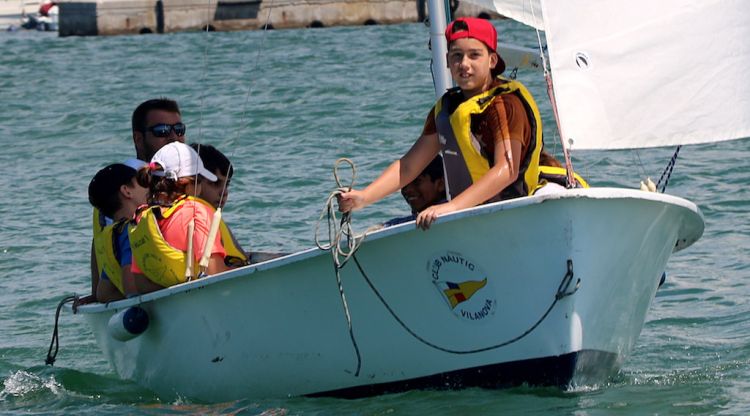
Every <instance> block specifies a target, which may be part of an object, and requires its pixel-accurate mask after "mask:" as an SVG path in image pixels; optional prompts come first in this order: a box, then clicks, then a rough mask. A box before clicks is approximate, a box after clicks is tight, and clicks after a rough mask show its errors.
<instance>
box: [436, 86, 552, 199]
mask: <svg viewBox="0 0 750 416" xmlns="http://www.w3.org/2000/svg"><path fill="white" fill-rule="evenodd" d="M498 79H500V81H501V83H500V85H497V86H495V87H493V88H490V89H489V90H488V91H485V92H484V93H482V94H478V95H476V96H474V97H471V98H469V99H464V97H463V95H462V94H461V90H460V89H459V88H453V89H451V90H449V91H448V92H447V93H445V94H444V95H443V96H442V97H441V98H440V99H439V100H438V101H437V103H436V104H435V124H436V127H437V132H438V134H439V136H440V143H441V145H442V147H443V165H444V166H445V172H446V178H445V184H446V188H447V189H446V191H447V192H448V195H449V197H450V198H455V197H456V196H458V195H459V194H460V193H461V192H463V191H464V190H466V188H468V187H469V186H471V184H472V183H474V182H476V181H477V180H479V178H481V177H482V176H483V175H484V174H485V173H487V171H488V170H489V169H490V167H491V166H490V162H491V160H490V159H491V158H494V155H486V156H485V155H483V154H482V149H481V144H480V143H479V141H478V140H477V139H476V138H475V137H474V135H473V134H472V132H471V118H472V116H473V115H475V114H481V113H483V112H484V111H485V110H487V109H488V108H489V107H490V105H492V102H493V101H494V100H495V98H496V97H499V96H502V95H506V94H515V95H516V96H517V97H519V98H520V99H521V102H522V103H523V106H524V108H525V109H526V113H527V115H528V118H529V124H530V125H531V143H530V144H529V148H528V150H527V152H526V155H525V157H524V158H523V160H521V169H520V172H519V175H518V179H517V180H516V182H514V183H513V184H511V185H509V186H508V187H507V188H505V189H504V190H503V191H501V199H508V198H515V197H519V196H526V195H529V194H531V193H532V192H533V191H534V190H535V189H536V187H537V183H538V180H539V154H540V152H541V151H542V143H543V142H542V118H541V115H540V113H539V108H538V107H537V105H536V102H535V101H534V98H533V97H532V96H531V93H529V91H528V90H527V89H526V87H524V86H523V84H521V83H520V82H518V81H515V80H510V79H507V78H503V77H498ZM488 158H490V159H488Z"/></svg>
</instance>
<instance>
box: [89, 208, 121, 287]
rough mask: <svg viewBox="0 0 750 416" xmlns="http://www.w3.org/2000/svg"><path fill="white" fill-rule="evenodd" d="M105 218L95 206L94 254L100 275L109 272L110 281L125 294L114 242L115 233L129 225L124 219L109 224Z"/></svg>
mask: <svg viewBox="0 0 750 416" xmlns="http://www.w3.org/2000/svg"><path fill="white" fill-rule="evenodd" d="M105 218H106V217H105V216H104V214H102V213H101V212H99V210H98V209H96V208H94V218H93V229H94V255H95V256H96V266H97V269H98V270H97V272H98V273H99V276H101V275H102V272H105V273H107V277H108V278H109V281H110V282H112V284H113V285H115V287H116V288H117V290H119V291H120V293H122V294H123V295H124V294H125V289H124V287H123V285H122V267H121V266H120V262H118V261H117V257H116V256H115V250H114V244H115V235H116V234H115V233H119V232H121V231H122V229H123V227H127V221H126V220H122V221H118V222H115V223H112V224H107V223H106V220H105Z"/></svg>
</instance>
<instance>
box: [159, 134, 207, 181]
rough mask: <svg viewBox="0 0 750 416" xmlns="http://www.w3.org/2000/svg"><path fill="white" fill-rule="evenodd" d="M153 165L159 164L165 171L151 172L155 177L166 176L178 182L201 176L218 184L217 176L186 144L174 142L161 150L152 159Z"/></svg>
mask: <svg viewBox="0 0 750 416" xmlns="http://www.w3.org/2000/svg"><path fill="white" fill-rule="evenodd" d="M151 163H158V164H159V165H160V166H161V167H162V169H164V171H163V172H162V171H153V172H151V174H152V175H154V176H166V177H167V178H169V179H173V180H176V179H178V178H184V177H186V176H195V175H201V176H203V177H204V178H206V179H208V180H209V181H211V182H216V179H217V178H216V175H214V174H213V173H211V172H209V171H208V169H206V167H205V166H203V161H202V160H201V158H200V156H198V152H196V151H195V150H193V148H192V147H190V146H188V145H186V144H185V143H180V142H172V143H169V144H168V145H166V146H164V147H162V148H161V149H159V151H158V152H156V154H155V155H154V157H152V158H151Z"/></svg>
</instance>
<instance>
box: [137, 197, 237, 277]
mask: <svg viewBox="0 0 750 416" xmlns="http://www.w3.org/2000/svg"><path fill="white" fill-rule="evenodd" d="M188 200H192V201H196V202H199V203H202V204H204V205H206V206H209V207H211V205H210V204H208V203H207V202H206V201H204V200H202V199H200V198H196V197H185V198H180V199H179V200H177V201H176V202H175V203H174V204H172V206H170V207H169V208H167V209H165V210H164V211H163V212H162V210H161V207H159V206H153V207H149V208H147V209H146V210H145V211H143V213H142V214H141V218H140V221H139V222H138V224H137V225H135V226H133V227H131V228H130V230H129V232H130V247H131V249H132V251H133V258H134V259H135V261H136V264H138V267H139V268H140V269H141V271H142V272H143V274H145V275H146V277H148V278H149V280H151V281H153V282H154V283H157V284H159V285H161V286H164V287H169V286H173V285H176V284H179V283H184V282H185V268H186V257H187V253H186V252H184V251H182V250H178V249H176V248H174V247H172V246H171V245H169V243H167V241H166V240H165V239H164V236H163V235H162V233H161V229H160V228H159V224H158V220H160V219H163V218H169V217H170V216H171V215H173V214H174V213H175V212H176V211H177V210H179V209H180V208H181V207H182V206H183V205H184V204H185V202H186V201H188ZM212 209H213V208H212ZM219 232H220V234H221V240H222V244H223V245H224V250H225V251H226V253H227V257H228V258H229V262H230V265H232V266H238V265H244V264H247V262H248V257H247V255H246V254H245V252H244V251H242V248H240V247H239V245H237V244H236V242H235V240H234V237H233V236H232V235H231V233H230V231H229V228H228V227H227V225H226V224H225V223H224V221H223V220H222V221H221V223H220V224H219ZM225 261H227V259H226V258H225ZM198 268H199V265H198V264H197V262H194V264H193V276H198Z"/></svg>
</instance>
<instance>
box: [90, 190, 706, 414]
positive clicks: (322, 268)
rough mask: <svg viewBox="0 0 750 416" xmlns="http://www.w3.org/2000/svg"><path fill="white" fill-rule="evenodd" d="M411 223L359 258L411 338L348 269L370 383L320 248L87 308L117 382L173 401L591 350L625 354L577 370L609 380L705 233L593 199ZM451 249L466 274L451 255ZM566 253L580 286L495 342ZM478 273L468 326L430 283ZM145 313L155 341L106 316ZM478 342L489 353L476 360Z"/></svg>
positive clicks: (678, 211)
mask: <svg viewBox="0 0 750 416" xmlns="http://www.w3.org/2000/svg"><path fill="white" fill-rule="evenodd" d="M413 227H414V225H413V223H408V224H404V225H401V226H397V227H393V228H390V229H387V230H382V231H379V232H376V233H374V234H371V235H370V236H368V237H367V241H366V242H365V243H364V244H363V246H362V247H361V249H360V250H359V251H358V253H357V258H358V260H359V262H360V264H361V265H362V267H363V269H364V271H365V273H366V274H367V276H368V277H369V278H370V279H371V281H372V282H373V284H374V286H375V287H376V289H377V290H378V291H379V293H380V294H381V295H382V298H383V299H384V300H385V302H386V303H387V305H388V306H389V307H390V308H392V310H393V311H394V313H395V315H396V316H397V317H398V319H400V320H401V321H402V322H403V325H404V326H406V327H407V328H408V330H410V331H412V333H410V332H408V331H407V329H405V328H404V327H403V326H402V325H401V324H400V323H399V322H398V321H397V320H396V319H395V318H394V317H393V316H392V315H391V314H390V313H389V311H388V310H387V309H386V307H385V306H384V304H383V303H382V302H381V301H380V300H379V299H378V297H377V296H376V295H375V294H374V292H373V291H372V290H371V289H370V287H369V286H368V285H367V283H366V282H365V280H364V278H363V277H362V275H361V273H360V272H359V270H358V269H357V267H356V265H355V264H354V263H353V262H350V263H349V264H348V265H347V266H346V267H345V268H344V269H343V270H342V273H341V277H342V281H343V286H344V291H345V294H346V299H347V301H348V304H349V311H350V314H351V320H352V324H353V333H354V337H355V339H356V342H357V345H358V346H359V350H360V355H361V371H360V374H359V375H355V371H356V369H357V357H356V354H355V350H354V348H353V344H352V341H351V339H350V335H349V332H348V327H347V321H346V317H345V314H344V311H343V307H342V303H341V299H340V296H339V291H338V288H337V284H336V279H335V275H334V273H333V267H332V265H331V260H330V256H329V255H328V254H327V253H322V252H318V251H315V250H309V251H306V252H302V253H298V254H295V255H292V256H288V257H285V258H282V259H277V260H273V261H271V262H268V263H264V264H260V265H257V266H253V267H248V268H244V269H239V270H236V271H232V272H229V273H225V274H223V275H221V276H215V277H212V278H209V279H203V280H200V281H195V282H191V283H188V284H184V285H180V286H176V287H172V288H169V289H165V290H163V291H160V292H157V293H153V294H149V295H145V296H142V297H141V298H138V299H130V300H126V301H121V302H117V303H113V304H109V305H107V306H104V305H97V306H88V307H82V308H80V311H81V312H82V313H84V314H85V316H86V317H87V318H88V319H89V321H90V323H91V324H92V327H93V329H94V332H95V333H96V336H97V340H98V342H99V344H100V346H101V348H102V349H103V351H104V353H105V355H106V356H107V357H108V359H109V360H110V362H111V363H112V365H113V367H114V368H115V370H116V371H117V373H118V374H119V375H120V376H121V377H123V378H126V379H131V380H134V381H136V382H138V383H139V384H142V385H144V386H146V387H148V388H150V389H152V390H154V391H156V392H158V393H159V394H162V395H167V396H171V395H175V394H179V395H181V396H183V397H194V398H198V399H201V400H207V401H221V400H229V399H236V398H242V397H271V396H285V395H303V394H315V393H321V392H330V391H338V390H341V389H349V388H354V387H356V386H369V385H379V384H382V383H394V382H399V381H401V382H403V381H405V380H414V379H419V378H424V377H428V376H432V375H436V374H442V373H450V372H452V371H458V370H461V369H467V368H476V367H483V366H491V365H494V364H501V363H513V362H519V361H522V360H533V359H541V358H545V357H560V356H563V355H565V354H570V353H577V352H582V351H595V352H603V353H607V354H608V355H609V356H613V357H615V359H614V360H609V362H606V363H605V362H583V361H580V362H578V363H577V366H578V367H580V369H581V371H580V373H581V374H584V375H586V374H591V372H590V371H583V370H591V369H594V370H601V371H599V372H598V373H599V376H601V377H605V376H607V375H609V374H611V372H612V371H614V370H616V369H617V367H618V366H619V363H620V362H621V361H622V359H624V357H626V356H627V354H628V353H629V352H630V351H631V350H632V347H633V345H634V343H635V341H636V339H637V337H638V335H639V333H640V331H641V328H642V326H643V322H644V320H645V314H646V312H647V310H648V306H649V304H650V302H651V301H652V299H653V297H654V293H655V291H656V289H657V286H658V282H659V277H660V276H661V274H662V272H663V270H664V268H665V266H666V263H667V260H668V258H669V255H670V254H671V252H672V251H673V250H674V249H675V247H676V245H677V249H680V248H683V247H686V246H688V245H690V244H692V242H694V241H695V240H697V239H698V238H699V237H700V235H701V234H702V231H703V219H702V215H701V214H700V212H699V210H698V209H697V207H695V205H693V204H692V203H690V202H688V201H685V200H682V199H679V198H675V197H670V196H666V195H660V194H649V193H643V192H640V191H630V190H619V189H589V190H575V191H566V192H564V193H562V194H560V195H550V196H544V197H531V198H523V199H519V200H514V201H508V202H503V203H499V204H493V205H488V206H484V207H478V208H474V209H471V210H467V211H463V212H460V213H455V214H451V215H448V216H446V217H444V218H441V219H440V220H439V221H438V223H437V224H435V225H434V226H433V228H432V229H431V230H429V231H427V232H424V231H420V230H416V229H414V228H413ZM446 255H451V256H452V257H451V258H452V259H458V258H459V257H460V258H463V260H464V263H463V264H464V265H461V264H460V262H459V263H456V262H450V261H448V262H445V261H442V260H440V259H441V257H444V258H445V259H448V257H445V256H446ZM436 259H437V260H438V261H439V262H441V266H440V267H437V272H436V270H435V269H436V267H434V266H435V260H436ZM568 259H571V260H572V262H573V270H574V278H573V283H575V281H577V280H578V279H580V287H579V289H578V291H577V292H576V293H575V294H573V295H571V296H567V297H564V298H562V299H561V300H560V301H559V302H558V303H557V304H556V305H555V306H554V308H552V309H551V311H550V312H549V314H548V315H547V316H546V318H545V319H543V320H542V321H541V322H540V323H539V325H538V326H536V327H535V328H534V329H533V331H531V332H530V333H528V334H527V335H525V336H523V337H521V338H520V339H518V340H517V341H515V342H511V343H509V344H508V345H505V346H502V347H497V348H491V347H492V346H496V345H499V344H503V343H506V342H508V341H509V340H513V339H514V338H517V337H519V336H521V335H522V334H524V332H526V331H527V330H529V329H530V328H532V327H533V325H534V324H535V323H536V322H537V321H539V319H540V318H541V317H542V316H543V315H544V313H545V311H546V310H547V309H548V308H549V307H550V305H551V304H552V303H553V301H554V299H555V294H556V293H557V290H558V286H559V285H560V283H561V281H562V280H563V276H564V275H565V273H566V270H567V267H566V264H567V260H568ZM468 263H471V264H472V265H473V268H469V267H468V266H466V265H467V264H468ZM482 276H486V277H487V284H486V285H485V286H484V287H482V288H481V289H479V290H477V291H476V293H474V295H473V296H472V297H471V298H470V299H469V301H466V302H464V303H461V304H460V306H461V307H464V306H466V305H469V306H471V307H469V306H466V308H465V309H466V310H468V312H467V314H468V315H469V317H470V318H471V317H473V318H475V319H469V318H467V317H464V318H461V317H459V316H457V315H456V313H454V310H452V309H451V307H450V305H449V303H448V301H447V299H446V298H445V296H444V295H443V294H442V293H441V291H440V290H438V288H437V286H436V284H435V283H433V277H437V278H438V279H439V280H440V281H445V280H447V281H453V282H464V281H467V280H475V281H477V280H481V279H482ZM572 287H573V285H571V288H572ZM137 303H141V306H142V307H143V308H144V309H146V310H147V311H148V312H149V315H150V318H151V324H150V326H149V328H148V329H147V331H146V332H145V333H144V334H143V335H141V336H139V337H137V338H135V339H133V340H130V341H127V342H120V341H116V340H114V339H113V338H111V337H110V336H109V334H108V333H107V330H106V325H107V321H108V319H109V317H110V316H111V315H112V313H114V311H116V310H119V309H122V308H124V307H127V306H130V305H133V304H137ZM472 305H473V306H472ZM482 305H491V306H487V307H485V308H484V310H482V307H481V306H482ZM472 307H473V309H472ZM459 309H460V308H459ZM415 334H416V336H418V337H421V338H422V339H423V341H424V342H423V341H419V340H418V339H417V338H416V336H415ZM426 343H431V344H433V346H428V345H426ZM435 346H437V347H439V348H442V349H448V350H452V351H453V352H446V351H441V350H439V349H438V348H435ZM481 348H488V349H487V350H486V351H482V352H475V353H465V352H466V351H469V350H475V349H481ZM607 354H605V355H607ZM594 357H596V355H594ZM597 366H599V367H602V368H597ZM575 380H576V379H575V378H574V379H572V381H575ZM580 381H583V382H596V381H601V380H591V379H587V378H585V377H584V378H583V379H580ZM436 387H440V386H436ZM406 388H408V386H406Z"/></svg>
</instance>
